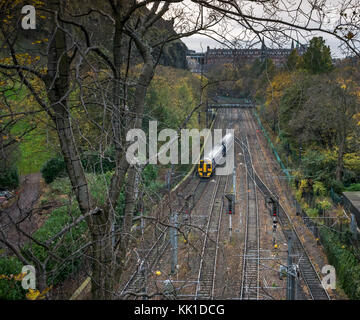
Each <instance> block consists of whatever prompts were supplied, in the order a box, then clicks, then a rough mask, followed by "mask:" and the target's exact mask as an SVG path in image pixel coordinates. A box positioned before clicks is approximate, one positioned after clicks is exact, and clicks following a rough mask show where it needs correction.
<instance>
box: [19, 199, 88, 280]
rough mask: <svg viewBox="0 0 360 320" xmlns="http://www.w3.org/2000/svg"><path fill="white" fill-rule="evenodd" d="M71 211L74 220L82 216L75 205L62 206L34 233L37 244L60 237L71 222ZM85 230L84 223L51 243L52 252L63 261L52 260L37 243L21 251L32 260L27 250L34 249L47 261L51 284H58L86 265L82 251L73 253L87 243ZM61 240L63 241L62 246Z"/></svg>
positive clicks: (40, 259) (38, 257)
mask: <svg viewBox="0 0 360 320" xmlns="http://www.w3.org/2000/svg"><path fill="white" fill-rule="evenodd" d="M69 211H71V215H72V216H73V217H75V218H76V217H78V216H79V215H80V211H79V209H78V207H77V206H76V205H73V206H72V207H70V208H68V207H67V206H63V207H60V208H58V209H55V210H54V211H53V212H52V213H51V216H50V217H49V218H48V219H47V220H46V221H45V223H44V225H43V226H42V227H41V228H40V229H38V230H37V231H36V232H35V233H34V234H33V237H34V238H35V239H36V240H38V241H41V242H45V241H46V240H48V239H49V238H51V237H52V236H54V235H55V234H57V233H58V232H59V231H61V230H62V229H63V228H64V226H66V225H67V224H69V223H71V222H72V218H71V216H70V214H69ZM86 230H87V225H86V223H85V221H82V222H81V223H79V224H78V225H77V226H75V227H73V228H71V230H70V231H69V232H67V233H66V234H65V235H64V236H63V237H61V240H60V239H57V240H55V241H54V242H53V243H51V244H50V249H51V250H53V251H54V253H55V254H56V255H57V256H58V257H59V258H60V259H65V260H64V261H62V262H59V261H57V260H55V259H54V258H52V257H50V258H49V255H48V251H47V250H46V249H44V247H42V246H39V245H37V244H35V243H31V244H27V245H25V246H24V247H23V249H22V252H23V253H24V255H25V256H28V258H29V259H31V255H30V254H29V253H28V250H30V249H31V251H32V253H33V254H34V255H35V257H36V258H37V259H38V260H39V261H41V262H45V260H46V259H48V261H47V263H46V270H47V271H48V272H50V276H49V278H48V284H49V285H50V284H57V283H59V282H60V281H63V280H65V279H66V278H67V277H69V276H70V275H71V274H72V273H74V272H75V271H77V270H78V269H79V268H80V266H81V265H82V263H83V262H84V256H83V252H78V253H77V254H74V253H75V252H76V251H77V250H78V249H79V248H80V247H81V246H82V245H83V244H84V243H85V240H86V237H85V232H86ZM59 241H61V244H60V245H59ZM55 247H56V248H55Z"/></svg>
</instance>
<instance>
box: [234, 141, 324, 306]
mask: <svg viewBox="0 0 360 320" xmlns="http://www.w3.org/2000/svg"><path fill="white" fill-rule="evenodd" d="M235 142H236V143H238V144H239V145H241V146H242V148H243V152H244V155H245V157H250V152H249V149H248V147H247V146H246V144H244V143H243V142H242V141H241V140H240V139H239V138H237V137H235ZM246 154H248V156H246ZM251 173H252V175H253V179H254V181H255V183H256V185H257V187H258V188H259V190H260V191H261V193H262V194H263V195H264V197H269V196H272V197H275V194H274V193H273V192H272V191H271V190H270V189H269V188H268V186H267V185H266V184H265V183H264V182H263V181H262V179H261V178H260V176H259V175H258V174H257V173H256V171H255V170H254V168H252V170H251V171H250V174H251ZM278 219H279V222H280V225H281V230H282V232H283V234H284V236H285V238H286V239H289V237H291V239H292V248H293V252H292V253H293V255H295V256H297V257H298V265H299V269H300V273H301V276H302V278H303V279H304V282H305V284H306V286H307V288H308V290H309V294H310V296H311V299H312V300H330V297H329V295H328V293H327V291H326V290H325V289H324V288H323V286H322V284H321V280H320V278H319V275H318V273H317V272H316V269H315V267H314V265H313V264H312V262H311V260H310V258H309V255H308V254H307V252H306V250H305V248H304V246H303V244H302V242H301V240H300V237H299V235H298V234H297V231H296V229H295V228H294V227H293V225H292V223H291V219H290V217H289V216H288V214H287V212H286V211H285V209H284V208H283V207H282V205H281V204H280V203H279V212H278Z"/></svg>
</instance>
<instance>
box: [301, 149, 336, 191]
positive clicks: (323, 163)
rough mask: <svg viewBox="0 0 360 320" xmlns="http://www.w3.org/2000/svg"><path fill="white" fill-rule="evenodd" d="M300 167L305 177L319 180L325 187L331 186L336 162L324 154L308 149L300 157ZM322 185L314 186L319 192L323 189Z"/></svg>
mask: <svg viewBox="0 0 360 320" xmlns="http://www.w3.org/2000/svg"><path fill="white" fill-rule="evenodd" d="M301 167H302V171H303V173H304V176H305V177H307V178H312V179H313V180H315V181H318V182H321V183H322V184H323V187H325V188H327V189H330V188H331V187H332V186H333V184H334V178H335V176H334V173H335V167H336V162H335V161H334V159H329V158H328V157H327V156H326V154H324V153H322V152H319V151H318V150H311V149H309V150H308V151H306V152H305V155H304V156H303V158H302V163H301ZM323 187H321V188H320V185H319V184H318V185H317V186H316V188H318V191H320V190H322V191H321V192H323V191H324V188H323ZM314 191H315V190H314Z"/></svg>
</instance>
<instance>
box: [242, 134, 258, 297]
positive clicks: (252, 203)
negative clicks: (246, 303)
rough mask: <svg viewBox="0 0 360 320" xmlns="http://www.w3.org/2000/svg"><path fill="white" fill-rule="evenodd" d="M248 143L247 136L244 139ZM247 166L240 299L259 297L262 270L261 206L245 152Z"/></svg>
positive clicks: (250, 160) (249, 156)
mask: <svg viewBox="0 0 360 320" xmlns="http://www.w3.org/2000/svg"><path fill="white" fill-rule="evenodd" d="M243 143H244V144H246V145H248V141H247V138H245V139H244V141H243ZM244 156H245V166H246V172H247V173H246V186H247V201H246V203H247V205H246V231H245V244H244V256H243V271H242V282H241V289H240V299H242V300H244V299H245V300H258V299H259V287H260V281H259V272H260V265H259V262H260V232H259V208H258V199H257V192H256V184H255V182H254V172H253V165H252V159H251V154H250V153H244Z"/></svg>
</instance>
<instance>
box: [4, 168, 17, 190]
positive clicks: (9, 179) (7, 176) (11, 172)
mask: <svg viewBox="0 0 360 320" xmlns="http://www.w3.org/2000/svg"><path fill="white" fill-rule="evenodd" d="M18 186H19V174H18V170H17V168H16V167H11V168H6V169H3V170H1V171H0V190H1V189H3V190H6V189H15V188H17V187H18Z"/></svg>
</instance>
